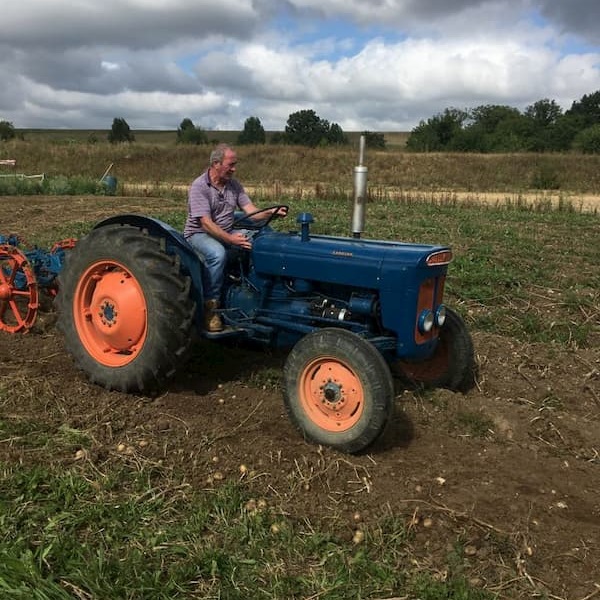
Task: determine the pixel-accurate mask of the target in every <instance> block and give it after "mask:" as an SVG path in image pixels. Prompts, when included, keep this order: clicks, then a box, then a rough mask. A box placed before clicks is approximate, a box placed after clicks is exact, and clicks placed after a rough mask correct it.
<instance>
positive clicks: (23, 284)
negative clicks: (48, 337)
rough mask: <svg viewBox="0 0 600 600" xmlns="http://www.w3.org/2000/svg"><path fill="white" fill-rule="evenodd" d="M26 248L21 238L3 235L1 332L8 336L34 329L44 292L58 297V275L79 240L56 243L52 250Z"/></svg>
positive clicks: (0, 240) (0, 239)
mask: <svg viewBox="0 0 600 600" xmlns="http://www.w3.org/2000/svg"><path fill="white" fill-rule="evenodd" d="M23 246H26V244H25V243H24V241H23V240H22V239H21V238H20V237H19V236H18V235H15V234H11V235H7V236H4V235H0V331H6V332H8V333H26V332H28V331H29V330H30V329H31V328H32V327H33V325H34V324H35V321H36V318H37V315H38V311H39V308H40V291H41V292H44V293H45V294H46V295H47V296H49V297H50V298H54V297H55V296H56V294H57V292H58V285H57V276H58V273H59V272H60V271H61V269H62V265H63V262H64V259H65V253H66V252H67V251H69V250H71V249H72V248H74V247H75V240H74V239H65V240H62V241H60V242H56V243H55V244H53V246H52V248H50V250H43V249H41V248H37V247H33V248H31V249H30V250H24V249H23Z"/></svg>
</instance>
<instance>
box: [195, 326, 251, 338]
mask: <svg viewBox="0 0 600 600" xmlns="http://www.w3.org/2000/svg"><path fill="white" fill-rule="evenodd" d="M200 335H201V336H202V337H204V338H206V339H208V340H222V339H224V338H230V337H242V336H247V335H248V331H247V330H246V329H242V328H240V327H225V328H224V329H223V330H222V331H205V330H202V331H201V333H200Z"/></svg>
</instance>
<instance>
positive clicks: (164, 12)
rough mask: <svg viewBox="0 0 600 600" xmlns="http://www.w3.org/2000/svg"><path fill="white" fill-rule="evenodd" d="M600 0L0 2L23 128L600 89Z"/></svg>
mask: <svg viewBox="0 0 600 600" xmlns="http://www.w3.org/2000/svg"><path fill="white" fill-rule="evenodd" d="M598 23H600V1H599V0H212V1H211V2H208V1H205V0H68V1H67V0H17V1H10V2H9V1H8V0H3V1H2V6H1V7H0V120H7V121H10V122H11V123H13V125H14V126H15V127H16V128H17V129H19V128H83V129H94V128H97V129H110V126H111V124H112V120H113V119H114V118H115V117H122V118H124V119H125V120H126V121H127V123H128V124H129V125H130V127H131V128H132V129H133V130H136V129H169V130H173V129H176V128H177V127H178V126H179V124H180V123H181V121H182V119H184V118H190V119H192V121H193V122H194V124H196V125H199V126H202V127H203V128H205V129H241V128H242V127H243V124H244V121H245V120H246V118H248V117H249V116H256V117H258V118H259V119H260V120H261V122H262V124H263V126H264V127H265V129H267V130H282V129H284V127H285V124H286V121H287V118H288V116H289V115H290V114H291V113H293V112H295V111H298V110H304V109H313V110H315V112H316V113H317V114H318V115H319V116H320V117H321V118H323V119H327V120H328V121H330V122H335V123H338V124H339V125H341V127H342V128H343V129H344V131H362V130H369V131H406V130H410V129H412V128H413V127H414V126H415V125H417V124H418V123H419V121H420V120H422V119H427V118H429V117H431V116H433V115H434V114H437V113H439V112H441V111H443V110H444V109H445V108H449V107H454V108H461V109H463V108H469V107H473V106H480V105H482V104H506V105H509V106H513V107H516V108H519V109H521V110H522V109H524V108H525V107H527V106H529V105H530V104H533V103H534V102H536V101H537V100H541V99H544V98H548V99H551V100H555V101H556V102H558V103H559V104H560V105H561V106H562V107H563V108H564V109H568V108H569V107H570V106H571V103H572V102H573V101H574V100H578V99H580V98H581V96H583V95H584V94H589V93H593V92H595V91H598V90H600V27H598Z"/></svg>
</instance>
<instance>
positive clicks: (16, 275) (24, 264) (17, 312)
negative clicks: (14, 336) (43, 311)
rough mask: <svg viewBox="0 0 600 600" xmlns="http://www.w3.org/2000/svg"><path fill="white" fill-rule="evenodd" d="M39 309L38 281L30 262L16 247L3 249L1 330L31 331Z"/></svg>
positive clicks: (0, 259) (0, 254) (0, 250)
mask: <svg viewBox="0 0 600 600" xmlns="http://www.w3.org/2000/svg"><path fill="white" fill-rule="evenodd" d="M38 308H39V294H38V285H37V280H36V277H35V273H34V272H33V269H32V268H31V265H30V264H29V262H28V261H27V258H26V257H25V256H24V255H23V253H22V252H20V251H19V250H18V249H17V248H15V247H14V246H10V245H2V246H0V330H2V331H7V332H8V333H18V332H20V331H25V332H26V331H29V330H30V329H31V328H32V327H33V324H34V323H35V319H36V316H37V311H38Z"/></svg>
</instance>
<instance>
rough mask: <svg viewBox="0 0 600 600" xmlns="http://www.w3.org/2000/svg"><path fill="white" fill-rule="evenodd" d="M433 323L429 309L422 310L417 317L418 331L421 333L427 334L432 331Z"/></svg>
mask: <svg viewBox="0 0 600 600" xmlns="http://www.w3.org/2000/svg"><path fill="white" fill-rule="evenodd" d="M433 321H434V316H433V313H432V312H431V311H430V310H429V309H428V310H424V311H423V312H422V313H421V314H420V315H419V331H420V332H421V333H429V332H430V331H431V330H432V329H433Z"/></svg>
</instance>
